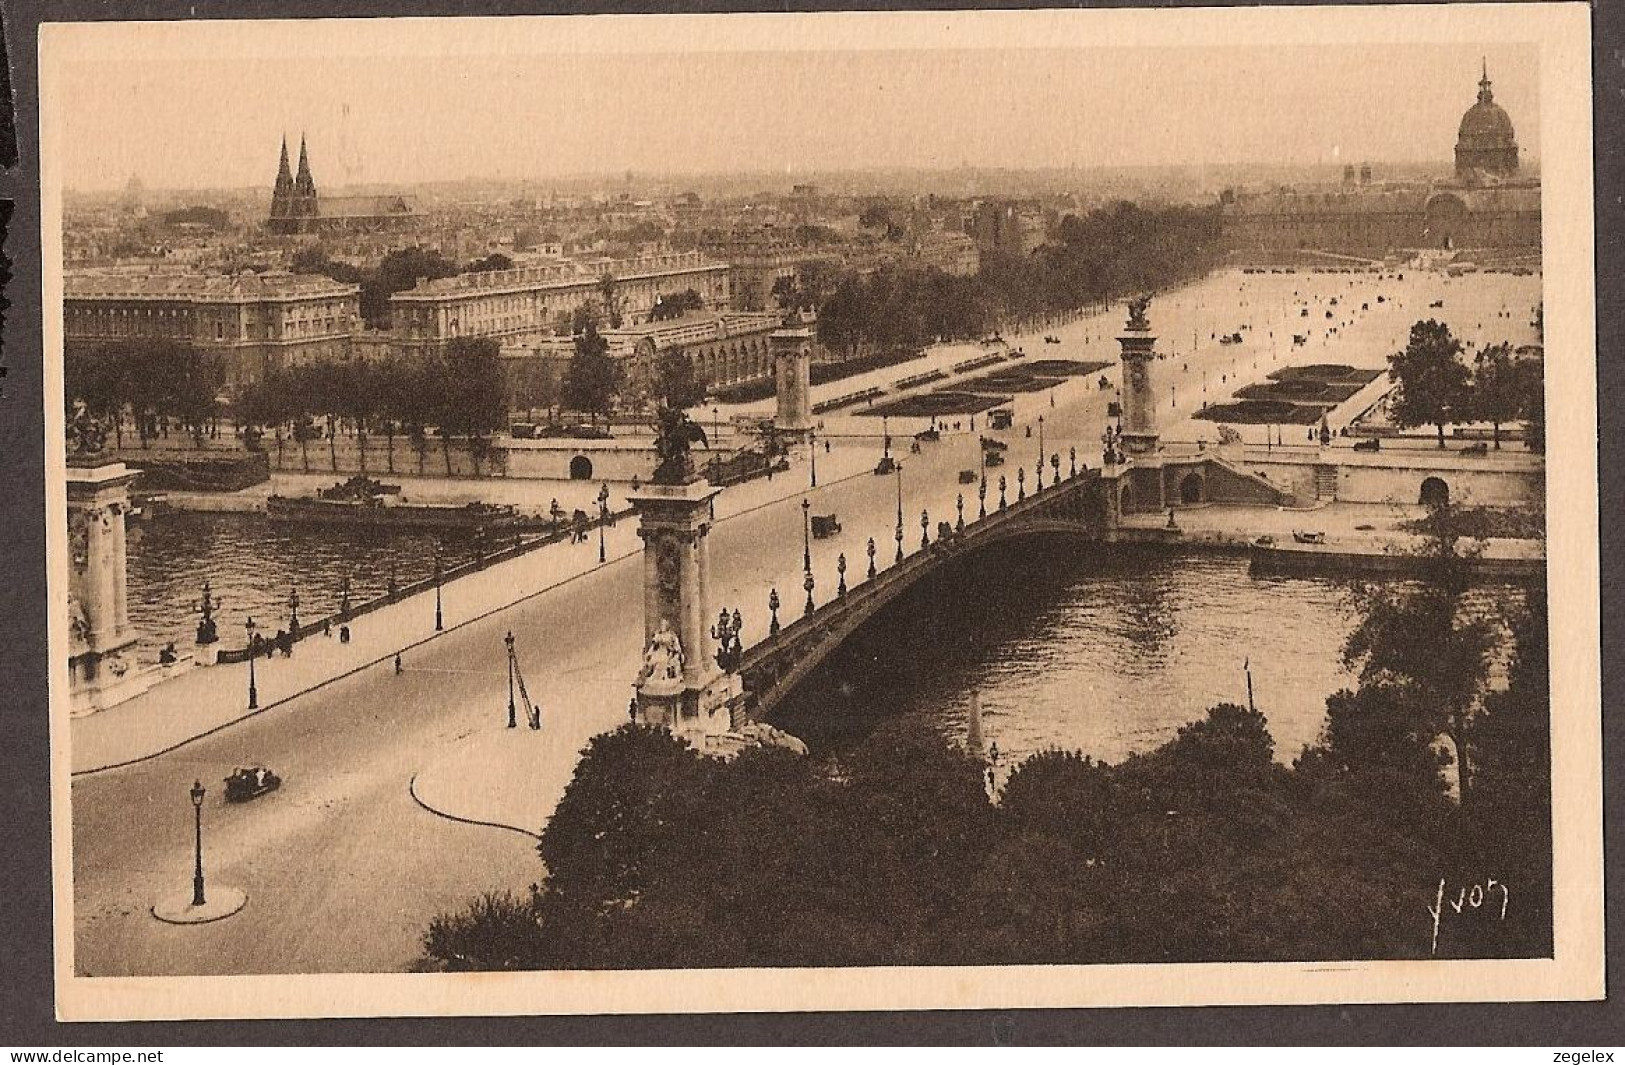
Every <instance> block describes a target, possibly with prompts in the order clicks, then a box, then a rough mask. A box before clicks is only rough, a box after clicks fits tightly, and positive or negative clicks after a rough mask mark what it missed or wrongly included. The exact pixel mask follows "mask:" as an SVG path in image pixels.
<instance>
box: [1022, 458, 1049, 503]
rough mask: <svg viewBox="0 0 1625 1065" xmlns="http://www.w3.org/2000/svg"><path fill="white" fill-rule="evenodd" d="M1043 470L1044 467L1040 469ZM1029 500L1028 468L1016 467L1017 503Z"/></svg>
mask: <svg viewBox="0 0 1625 1065" xmlns="http://www.w3.org/2000/svg"><path fill="white" fill-rule="evenodd" d="M1039 468H1040V469H1042V468H1043V467H1039ZM1026 498H1027V467H1025V466H1017V467H1016V501H1017V502H1020V501H1021V500H1023V499H1026Z"/></svg>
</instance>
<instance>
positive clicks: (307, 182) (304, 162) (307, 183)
mask: <svg viewBox="0 0 1625 1065" xmlns="http://www.w3.org/2000/svg"><path fill="white" fill-rule="evenodd" d="M294 189H295V190H296V191H297V192H298V193H299V194H300V195H301V196H313V195H315V193H316V180H315V178H313V177H311V176H310V155H309V153H308V152H307V151H306V150H305V135H304V134H303V133H301V134H300V135H299V175H298V177H296V178H294Z"/></svg>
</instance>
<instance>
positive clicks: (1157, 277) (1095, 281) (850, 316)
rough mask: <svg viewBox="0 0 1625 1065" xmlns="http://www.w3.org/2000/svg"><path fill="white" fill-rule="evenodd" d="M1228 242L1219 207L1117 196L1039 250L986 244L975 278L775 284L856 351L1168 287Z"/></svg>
mask: <svg viewBox="0 0 1625 1065" xmlns="http://www.w3.org/2000/svg"><path fill="white" fill-rule="evenodd" d="M868 214H869V216H870V224H873V225H876V226H890V225H891V223H890V222H889V217H890V215H889V213H888V209H887V208H886V207H885V205H874V206H872V207H871V208H869V210H868ZM1221 247H1222V245H1221V241H1220V226H1219V218H1218V215H1217V214H1216V213H1215V212H1214V211H1213V210H1210V209H1199V208H1188V207H1161V208H1142V207H1138V206H1135V205H1133V204H1128V203H1119V204H1115V205H1113V206H1111V207H1108V208H1103V209H1101V210H1097V211H1091V212H1089V213H1088V214H1085V215H1083V216H1077V215H1067V216H1066V217H1065V218H1063V219H1062V220H1061V222H1060V224H1059V225H1058V226H1057V227H1056V229H1055V232H1054V233H1053V234H1052V235H1051V239H1050V241H1049V243H1047V244H1045V245H1044V246H1042V247H1041V248H1039V249H1038V250H1037V251H1035V252H1034V253H1033V254H1031V255H1027V256H1020V257H1015V256H1009V255H1000V254H998V253H993V252H984V253H983V256H982V265H981V270H980V272H979V273H977V274H976V275H975V276H972V277H959V276H956V275H952V274H948V273H945V272H943V271H941V270H938V269H936V268H934V267H918V266H908V265H894V266H890V267H887V268H885V269H882V270H879V271H876V272H874V273H872V274H869V275H860V274H858V273H857V272H855V271H846V272H842V273H838V274H835V275H833V276H828V275H827V274H824V273H822V272H821V273H820V276H815V277H812V278H810V279H809V278H808V277H803V278H802V279H801V284H800V286H799V287H798V286H796V285H794V284H785V285H775V287H774V291H773V295H774V298H775V299H776V300H777V301H778V302H779V305H780V306H781V307H788V306H791V305H795V306H813V307H816V308H817V309H818V334H819V340H820V342H821V343H823V345H824V346H825V347H826V348H828V349H830V350H831V351H834V352H837V353H840V354H842V355H845V356H848V357H851V356H855V355H857V354H858V353H859V352H860V350H862V349H863V348H866V347H870V348H887V347H894V346H910V347H917V346H920V345H924V344H929V343H932V342H934V341H938V340H962V339H968V338H972V337H979V336H984V335H986V334H987V333H989V332H991V331H994V330H997V329H1000V328H1003V327H1004V326H1005V325H1007V324H1020V323H1027V322H1035V321H1040V320H1042V319H1043V318H1045V317H1046V316H1049V315H1055V314H1060V313H1064V312H1067V311H1072V310H1076V309H1078V308H1080V307H1084V306H1087V305H1089V304H1093V303H1099V302H1101V301H1104V300H1109V299H1112V298H1113V297H1115V296H1119V295H1122V294H1124V293H1130V292H1139V291H1154V290H1157V289H1161V288H1166V287H1167V286H1169V285H1173V284H1177V283H1179V282H1182V281H1185V280H1188V279H1190V278H1194V277H1200V276H1201V275H1202V274H1204V273H1206V272H1207V271H1208V270H1210V269H1212V268H1213V266H1214V265H1215V264H1217V262H1218V260H1219V255H1220V252H1221Z"/></svg>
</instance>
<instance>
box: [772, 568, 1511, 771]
mask: <svg viewBox="0 0 1625 1065" xmlns="http://www.w3.org/2000/svg"><path fill="white" fill-rule="evenodd" d="M1519 594H1520V593H1519V592H1518V591H1517V590H1516V589H1514V588H1510V587H1505V586H1496V587H1485V588H1482V589H1476V590H1475V591H1473V592H1472V593H1470V604H1471V605H1472V606H1473V607H1475V608H1477V609H1482V610H1491V611H1493V610H1496V609H1497V608H1498V607H1499V606H1500V605H1503V604H1508V603H1515V602H1517V601H1518V599H1519ZM1352 626H1353V618H1352V615H1351V610H1350V603H1349V597H1348V591H1347V589H1346V586H1345V585H1344V584H1343V583H1341V582H1339V581H1335V580H1321V579H1306V578H1300V577H1254V576H1251V575H1250V574H1249V572H1248V562H1247V559H1246V558H1245V557H1244V556H1240V555H1214V554H1188V555H1175V554H1169V553H1165V552H1160V551H1155V550H1146V549H1138V550H1136V549H1132V548H1108V547H1105V546H1077V545H1064V544H1045V545H1043V546H1041V547H1038V546H1034V545H1032V544H1028V545H1027V546H1025V547H1021V546H1019V545H1013V546H1012V547H1011V548H1009V549H1007V550H1005V551H1003V552H1002V553H1001V554H1000V555H999V556H998V557H996V558H987V557H985V556H984V558H983V559H981V560H979V561H978V563H977V568H976V579H975V580H974V582H972V581H971V580H969V579H968V577H967V574H966V573H965V572H964V571H961V572H959V573H957V574H953V573H946V574H943V576H942V578H941V579H940V580H939V581H938V582H936V583H935V584H933V585H932V586H930V587H926V586H923V585H922V586H921V587H920V588H918V589H917V590H916V591H915V592H912V593H911V594H910V595H908V596H906V597H905V598H904V599H903V600H900V601H899V602H898V603H895V604H893V605H892V606H891V607H890V608H888V610H887V611H886V612H885V613H883V614H881V615H880V616H878V617H877V618H876V619H874V620H873V621H871V622H870V623H869V624H868V625H866V626H865V627H864V629H863V630H860V632H859V633H857V634H856V635H855V637H854V638H853V639H852V640H851V641H850V642H849V643H848V644H847V645H846V646H845V647H844V648H843V649H842V650H841V651H840V652H839V653H838V654H837V655H835V656H833V657H832V658H831V659H830V660H829V661H828V662H826V663H825V664H824V665H823V666H821V667H820V668H819V669H818V670H817V671H816V672H815V673H814V674H813V675H812V676H811V677H810V678H809V679H808V681H807V682H806V683H804V684H803V685H802V686H801V688H799V689H798V690H797V692H796V693H795V694H794V695H793V696H792V697H791V698H790V699H789V700H787V701H786V702H785V703H784V704H781V709H780V711H779V712H778V714H777V715H776V718H775V719H776V720H778V721H779V722H780V723H782V724H783V725H784V726H785V727H786V728H788V729H789V730H790V731H792V732H794V733H796V734H797V735H800V736H802V737H804V738H805V739H806V740H807V741H808V743H809V744H811V745H812V746H813V747H814V748H815V749H818V748H832V747H833V748H835V749H839V748H840V747H842V746H846V745H849V744H851V743H853V742H855V741H856V740H858V739H860V738H861V737H862V735H864V734H865V733H866V732H868V731H869V730H870V729H871V728H873V727H874V725H875V724H877V723H878V722H880V721H884V720H887V719H890V718H893V717H899V716H913V717H917V718H919V719H921V720H924V721H926V722H929V723H930V724H931V725H932V726H933V727H934V728H935V729H937V730H938V731H939V732H940V733H942V734H943V735H944V736H946V737H948V738H950V739H951V740H954V741H960V740H962V739H963V738H964V736H965V734H966V727H967V725H966V712H967V710H968V707H969V702H970V694H971V693H972V692H976V693H978V695H979V698H980V701H981V707H982V727H983V734H984V739H985V741H986V742H988V743H997V744H998V747H999V752H1000V761H1001V764H1010V763H1011V762H1013V761H1015V760H1019V759H1021V758H1023V757H1025V756H1026V755H1029V754H1032V753H1034V752H1036V751H1040V750H1044V749H1046V748H1056V747H1058V748H1062V749H1066V750H1078V751H1082V752H1084V753H1086V754H1089V755H1091V756H1093V757H1095V758H1098V759H1104V760H1106V761H1109V762H1116V761H1119V760H1121V759H1122V758H1123V757H1125V756H1127V755H1129V754H1132V753H1135V752H1141V751H1148V750H1151V749H1153V748H1155V747H1157V746H1159V745H1161V744H1162V743H1164V742H1166V741H1167V740H1169V739H1171V738H1172V737H1173V735H1174V734H1175V732H1176V731H1177V730H1178V729H1179V727H1180V726H1181V725H1184V724H1186V723H1188V722H1190V721H1193V720H1196V719H1198V718H1200V717H1202V716H1203V715H1204V714H1205V713H1206V711H1207V709H1208V708H1209V707H1211V706H1213V705H1215V704H1217V703H1221V702H1233V703H1239V704H1243V705H1245V703H1246V701H1247V676H1246V672H1245V671H1244V668H1243V667H1244V665H1247V666H1250V668H1251V671H1252V679H1253V693H1254V702H1255V705H1256V706H1257V707H1258V708H1259V709H1260V710H1261V711H1263V713H1264V715H1265V716H1266V717H1267V718H1268V720H1269V725H1270V731H1271V734H1272V735H1273V736H1274V738H1275V745H1276V752H1275V753H1276V757H1277V758H1278V759H1279V760H1281V761H1283V762H1289V761H1291V760H1292V759H1293V758H1295V757H1297V755H1298V754H1299V753H1300V751H1301V750H1302V748H1303V747H1304V745H1305V744H1308V743H1312V742H1314V741H1315V740H1316V739H1317V738H1318V736H1319V733H1320V729H1321V725H1322V722H1323V721H1324V718H1325V703H1326V697H1327V696H1328V695H1329V694H1331V693H1333V692H1335V691H1337V690H1338V689H1339V688H1344V687H1352V686H1353V685H1354V678H1353V677H1352V676H1351V675H1349V674H1348V673H1346V672H1345V671H1344V670H1343V668H1342V663H1341V651H1342V645H1343V641H1344V639H1345V637H1346V636H1347V635H1348V633H1349V631H1350V629H1351V628H1352Z"/></svg>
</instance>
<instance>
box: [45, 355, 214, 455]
mask: <svg viewBox="0 0 1625 1065" xmlns="http://www.w3.org/2000/svg"><path fill="white" fill-rule="evenodd" d="M63 372H64V377H65V380H64V387H65V390H64V393H63V398H64V399H65V400H66V404H67V408H68V410H69V412H71V411H72V410H73V407H74V404H75V403H76V402H83V403H84V404H85V409H86V410H87V411H89V412H90V413H91V414H92V415H95V416H96V417H98V418H101V419H103V420H105V421H108V422H110V423H111V428H112V432H113V440H112V442H113V443H114V445H115V446H118V447H122V446H123V443H124V423H125V422H126V421H130V422H133V423H134V426H135V431H136V433H137V435H138V436H139V437H140V440H141V444H142V446H146V445H147V443H148V442H149V441H151V440H152V438H154V437H156V436H157V435H158V434H159V432H160V431H161V430H160V426H162V425H166V424H171V423H173V424H176V425H178V426H179V427H181V428H182V429H184V430H187V431H189V432H191V433H192V435H193V436H194V437H195V438H199V439H201V438H202V436H203V434H204V432H205V431H207V430H208V429H209V428H210V427H211V426H213V425H214V424H215V422H216V420H217V418H218V416H219V413H220V407H219V405H218V404H217V403H216V402H215V399H216V396H217V395H218V394H219V391H220V389H221V387H222V386H223V385H224V383H225V379H226V373H225V367H224V365H223V364H222V362H221V361H220V359H219V358H217V357H214V356H210V355H207V354H205V353H203V352H200V351H198V350H196V349H195V348H192V347H190V346H188V345H185V344H180V343H177V342H175V341H173V340H163V339H141V340H125V341H112V342H110V343H107V344H104V345H100V346H96V347H81V346H72V347H69V348H68V350H67V354H66V358H65V360H64V368H63Z"/></svg>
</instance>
